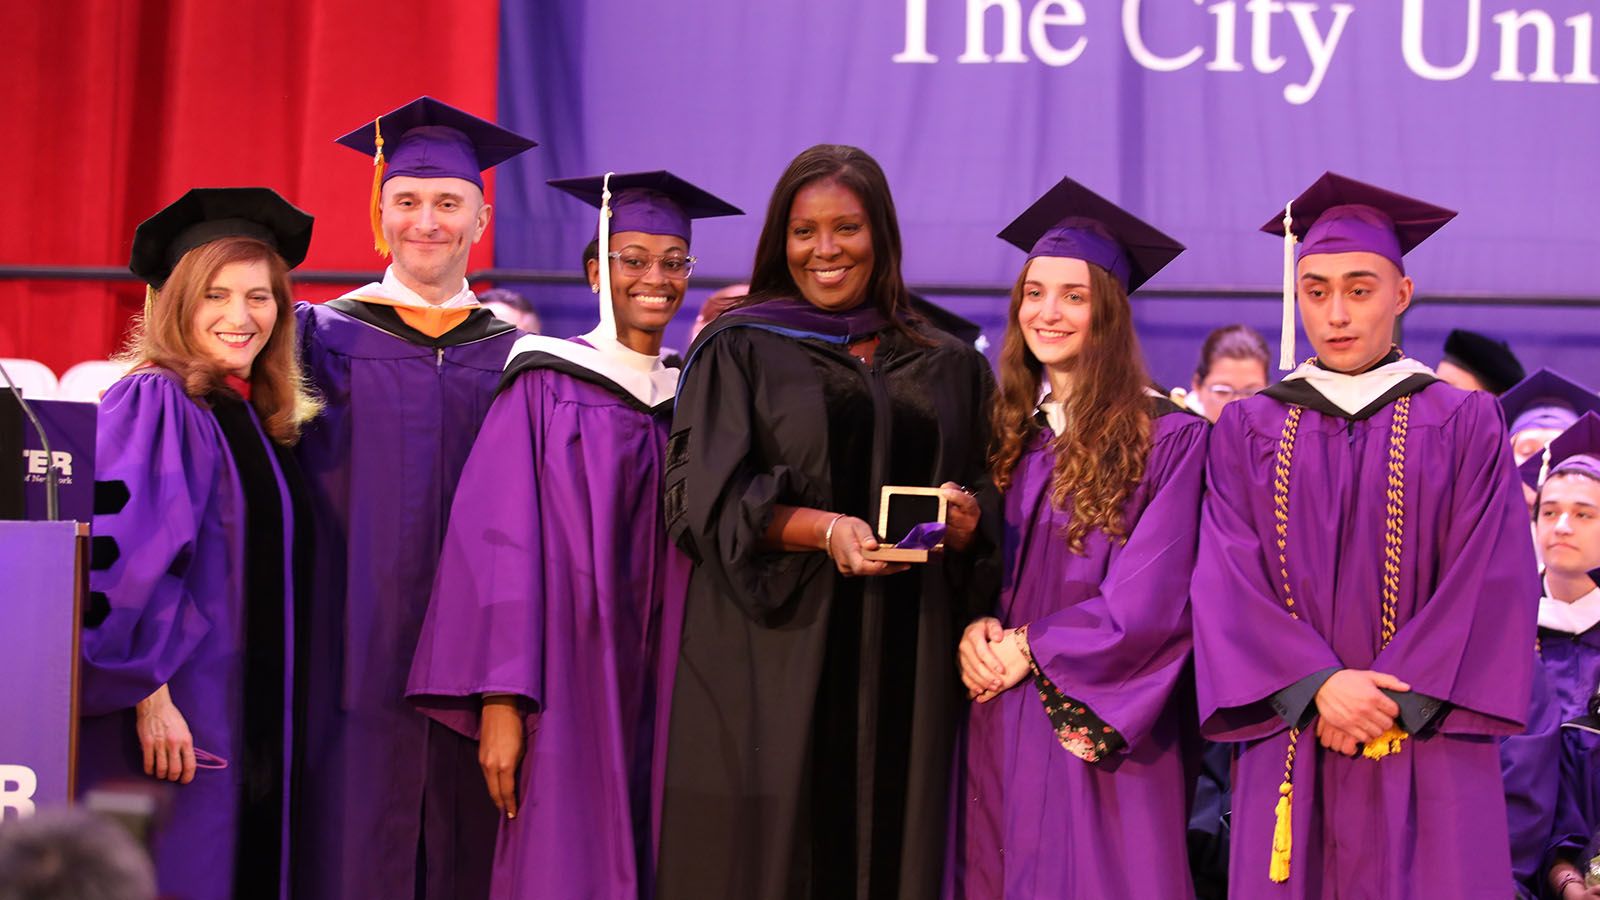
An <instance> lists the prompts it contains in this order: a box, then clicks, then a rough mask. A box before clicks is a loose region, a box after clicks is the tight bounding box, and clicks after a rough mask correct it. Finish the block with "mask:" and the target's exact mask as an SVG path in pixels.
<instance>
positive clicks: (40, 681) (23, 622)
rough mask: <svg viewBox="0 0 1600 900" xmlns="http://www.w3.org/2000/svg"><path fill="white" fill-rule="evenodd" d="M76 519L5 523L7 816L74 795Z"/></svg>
mask: <svg viewBox="0 0 1600 900" xmlns="http://www.w3.org/2000/svg"><path fill="white" fill-rule="evenodd" d="M80 527H83V526H80V524H79V523H77V522H0V583H3V584H4V585H5V587H4V588H3V589H0V591H3V602H0V822H3V821H5V820H7V819H14V818H19V817H26V816H29V815H32V814H33V813H34V812H35V811H36V810H37V809H38V808H39V807H42V806H60V805H64V804H66V803H67V802H68V801H69V800H70V799H71V797H72V765H71V764H72V759H73V740H74V734H75V730H76V721H77V703H76V698H77V692H76V690H75V689H74V686H75V684H76V682H77V660H78V607H77V602H76V597H77V588H78V586H79V583H80V579H79V575H78V572H79V568H78V566H79V562H78V557H77V553H78V542H77V535H78V530H79V528H80Z"/></svg>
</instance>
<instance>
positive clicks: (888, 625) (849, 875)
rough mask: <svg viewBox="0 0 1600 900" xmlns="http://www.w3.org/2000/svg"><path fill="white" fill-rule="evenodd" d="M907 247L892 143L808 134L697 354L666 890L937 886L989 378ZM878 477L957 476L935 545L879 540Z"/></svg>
mask: <svg viewBox="0 0 1600 900" xmlns="http://www.w3.org/2000/svg"><path fill="white" fill-rule="evenodd" d="M900 255H901V251H900V230H899V224H898V221H897V219H896V216H895V211H894V201H893V199H892V197H891V196H890V193H889V187H888V182H887V180H886V179H885V178H884V175H883V170H882V169H881V168H879V166H878V164H877V162H876V161H874V160H873V159H872V157H870V156H868V155H867V154H866V153H864V152H862V151H861V150H859V149H857V148H855V147H845V146H839V145H832V144H822V145H818V146H815V147H812V148H810V149H808V150H806V151H804V152H802V153H801V154H800V155H799V156H798V157H796V158H795V159H794V160H793V161H792V162H791V163H790V164H789V167H788V169H787V170H786V171H785V172H784V174H783V176H782V178H781V179H780V180H779V181H778V183H777V185H776V186H775V187H774V189H773V193H772V199H771V201H770V203H769V205H768V208H767V215H766V221H765V223H764V224H763V226H762V230H761V237H760V240H759V241H758V243H757V245H756V258H755V264H754V266H753V267H752V277H751V279H750V283H751V302H750V303H748V304H746V305H742V306H739V307H737V308H735V309H732V310H729V311H728V312H725V313H723V314H722V315H721V316H719V317H717V319H716V320H715V321H713V322H712V323H711V324H710V325H708V326H706V328H705V329H704V330H703V331H701V332H700V335H699V337H698V338H697V339H696V340H695V342H694V344H693V345H692V346H691V347H690V348H689V350H688V352H687V353H686V354H685V359H686V361H687V362H686V368H685V369H684V374H683V379H682V382H681V387H680V390H679V393H678V400H677V410H676V413H675V415H674V417H673V422H672V434H671V437H670V438H669V440H668V443H667V458H666V475H665V480H666V493H665V495H664V504H665V513H666V519H667V530H668V534H669V535H670V536H671V537H672V539H673V540H674V541H675V542H676V543H677V545H678V546H679V547H680V548H682V549H683V550H684V551H685V552H686V553H687V554H688V555H689V557H690V559H691V560H693V564H694V565H693V571H692V573H691V574H690V578H689V585H688V588H687V598H686V600H685V610H684V627H683V643H682V647H681V652H680V655H679V662H678V670H677V677H676V680H675V682H674V685H673V694H672V709H671V722H670V737H669V741H668V747H667V764H666V788H665V790H666V794H665V799H664V809H663V813H662V823H661V857H660V859H661V862H660V870H659V877H658V879H657V891H656V897H657V898H659V900H704V898H708V897H718V898H721V897H737V898H740V900H778V898H794V900H799V898H807V897H810V898H819V900H821V898H826V900H833V898H841V897H856V896H866V895H870V896H873V897H901V898H907V900H912V898H915V900H925V898H928V897H933V896H936V895H937V894H938V892H939V886H940V883H941V880H942V877H941V873H942V871H943V861H944V849H945V840H946V832H945V822H946V816H945V814H946V810H947V808H948V806H949V793H948V792H949V787H950V754H951V750H952V746H953V740H954V733H955V729H956V724H957V721H958V714H959V712H960V699H961V695H960V689H961V686H960V683H959V681H958V680H957V679H956V677H955V672H954V671H953V669H952V667H951V665H950V662H951V658H950V654H951V652H952V651H953V650H954V649H955V646H956V640H957V636H958V635H959V633H960V628H961V627H962V626H964V625H965V624H966V623H967V622H968V621H969V620H970V619H971V618H972V617H973V616H974V615H976V614H977V613H978V612H979V611H980V610H989V609H992V608H993V606H994V598H993V593H992V590H993V586H994V571H993V566H992V562H990V560H991V559H992V549H991V548H993V547H994V546H996V544H997V542H998V522H997V521H996V517H994V516H991V515H989V514H983V515H981V516H980V513H979V509H980V501H982V502H987V501H988V500H989V499H990V498H992V497H993V492H992V491H990V490H988V489H987V488H986V485H987V482H988V476H987V474H986V473H985V468H986V463H985V457H986V453H987V451H988V427H987V425H986V423H985V421H984V418H985V415H986V413H987V411H988V405H989V401H990V394H991V392H992V385H993V383H992V380H991V375H990V370H989V364H988V362H987V361H986V360H984V358H983V357H982V356H981V355H979V354H978V352H977V351H976V350H974V349H973V348H972V347H971V346H969V345H966V344H963V343H962V342H960V341H958V340H956V339H954V338H951V337H949V336H948V335H945V334H943V333H941V332H938V331H934V330H932V329H930V328H928V327H926V326H925V325H924V324H923V323H922V322H921V321H920V320H919V319H918V318H916V317H913V316H911V315H910V314H909V313H907V311H906V309H907V306H906V305H907V303H908V302H909V292H908V291H907V290H906V288H905V284H904V281H903V279H902V277H901V273H900ZM958 484H960V485H966V486H967V487H968V488H970V489H972V490H973V491H974V492H975V493H976V494H977V496H972V495H969V494H967V493H964V492H963V491H961V490H960V489H959V488H958V487H957V485H958ZM885 485H904V486H919V487H934V486H941V487H942V488H943V493H944V496H945V498H946V501H947V502H948V503H949V516H948V531H947V532H946V534H945V539H944V552H943V553H942V554H934V555H931V556H930V558H929V560H928V561H927V562H926V563H921V564H917V566H916V568H915V569H907V565H908V564H906V563H888V562H885V561H881V560H874V559H870V558H869V557H868V555H866V554H870V553H872V552H873V551H875V550H877V549H878V548H879V542H878V540H877V538H876V537H875V536H874V529H873V527H872V526H871V525H868V524H867V519H868V518H869V517H872V518H876V517H875V516H873V512H875V511H876V510H877V505H878V503H879V501H880V498H881V496H882V493H881V492H882V489H883V487H884V486H885ZM992 511H993V509H992V507H991V512H992ZM983 522H987V523H989V525H988V528H989V529H990V530H989V532H988V533H987V534H984V533H983V532H980V530H979V529H980V523H983Z"/></svg>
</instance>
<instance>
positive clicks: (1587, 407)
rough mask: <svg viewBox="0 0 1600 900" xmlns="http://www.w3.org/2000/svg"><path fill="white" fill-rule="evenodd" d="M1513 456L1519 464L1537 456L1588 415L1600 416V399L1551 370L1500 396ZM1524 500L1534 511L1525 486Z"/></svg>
mask: <svg viewBox="0 0 1600 900" xmlns="http://www.w3.org/2000/svg"><path fill="white" fill-rule="evenodd" d="M1500 408H1501V409H1502V410H1504V412H1505V419H1506V431H1507V433H1508V434H1509V435H1510V437H1511V456H1512V458H1513V459H1515V460H1516V462H1517V465H1519V466H1520V465H1522V464H1523V463H1524V462H1527V461H1528V460H1529V459H1530V458H1532V457H1535V456H1538V455H1539V454H1540V453H1542V452H1543V451H1544V448H1545V446H1546V445H1547V444H1549V443H1550V441H1551V440H1553V439H1554V438H1555V436H1556V435H1558V434H1560V433H1561V432H1563V431H1565V430H1566V429H1568V428H1570V427H1572V425H1573V424H1574V423H1575V422H1577V421H1578V417H1579V416H1581V415H1583V414H1584V413H1586V412H1595V413H1600V396H1596V395H1595V392H1594V391H1591V390H1589V388H1588V387H1586V386H1584V385H1581V384H1579V383H1577V382H1576V381H1573V380H1572V379H1570V378H1567V377H1565V376H1562V375H1558V374H1556V373H1555V372H1552V371H1551V370H1549V369H1540V370H1538V371H1537V372H1534V373H1533V374H1532V375H1529V376H1528V377H1527V378H1524V379H1523V380H1522V381H1520V382H1518V383H1517V384H1516V385H1515V386H1513V387H1512V388H1511V389H1510V390H1508V391H1506V392H1505V393H1504V394H1501V395H1500ZM1522 499H1523V500H1524V501H1525V502H1526V503H1527V504H1528V509H1529V511H1530V513H1531V512H1532V510H1533V502H1534V489H1533V487H1532V486H1530V485H1527V484H1524V485H1523V486H1522Z"/></svg>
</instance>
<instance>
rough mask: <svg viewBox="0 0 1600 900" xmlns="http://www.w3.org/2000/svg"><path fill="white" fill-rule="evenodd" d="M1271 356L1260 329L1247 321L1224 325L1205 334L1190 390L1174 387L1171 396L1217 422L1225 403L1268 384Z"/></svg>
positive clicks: (1208, 419)
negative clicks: (1256, 328) (1241, 323)
mask: <svg viewBox="0 0 1600 900" xmlns="http://www.w3.org/2000/svg"><path fill="white" fill-rule="evenodd" d="M1270 358H1271V357H1270V356H1269V355H1268V351H1267V339H1266V338H1264V337H1262V336H1261V332H1259V331H1256V330H1255V329H1254V328H1251V327H1250V326H1249V325H1224V326H1222V327H1221V328H1218V329H1217V330H1215V331H1213V332H1211V333H1210V334H1208V335H1206V342H1205V343H1204V344H1201V345H1200V363H1199V365H1197V366H1195V369H1194V380H1193V381H1191V382H1190V384H1189V390H1188V391H1187V392H1186V391H1184V390H1183V389H1182V388H1177V389H1174V390H1173V392H1172V400H1173V402H1174V403H1179V404H1182V405H1183V406H1185V407H1188V408H1189V409H1190V410H1191V411H1193V412H1197V413H1199V414H1200V415H1202V416H1205V417H1206V419H1207V421H1210V422H1216V421H1217V416H1220V415H1222V408H1223V407H1224V406H1227V405H1228V404H1229V403H1232V402H1233V401H1235V400H1243V399H1245V398H1246V397H1254V396H1255V395H1256V394H1258V393H1260V391H1261V389H1262V388H1265V387H1266V386H1267V383H1268V381H1269V380H1270V378H1269V377H1268V375H1267V361H1268V360H1269V359H1270Z"/></svg>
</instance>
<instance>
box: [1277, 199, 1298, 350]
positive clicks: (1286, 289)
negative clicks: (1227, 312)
mask: <svg viewBox="0 0 1600 900" xmlns="http://www.w3.org/2000/svg"><path fill="white" fill-rule="evenodd" d="M1290 205H1291V204H1289V203H1285V204H1284V205H1283V326H1282V331H1281V332H1280V337H1279V344H1278V369H1279V370H1281V371H1284V372H1288V371H1292V370H1293V369H1294V367H1295V361H1294V298H1295V290H1294V280H1295V279H1294V245H1295V243H1296V240H1295V236H1294V214H1293V213H1292V212H1291V211H1290V209H1289V207H1290Z"/></svg>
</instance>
